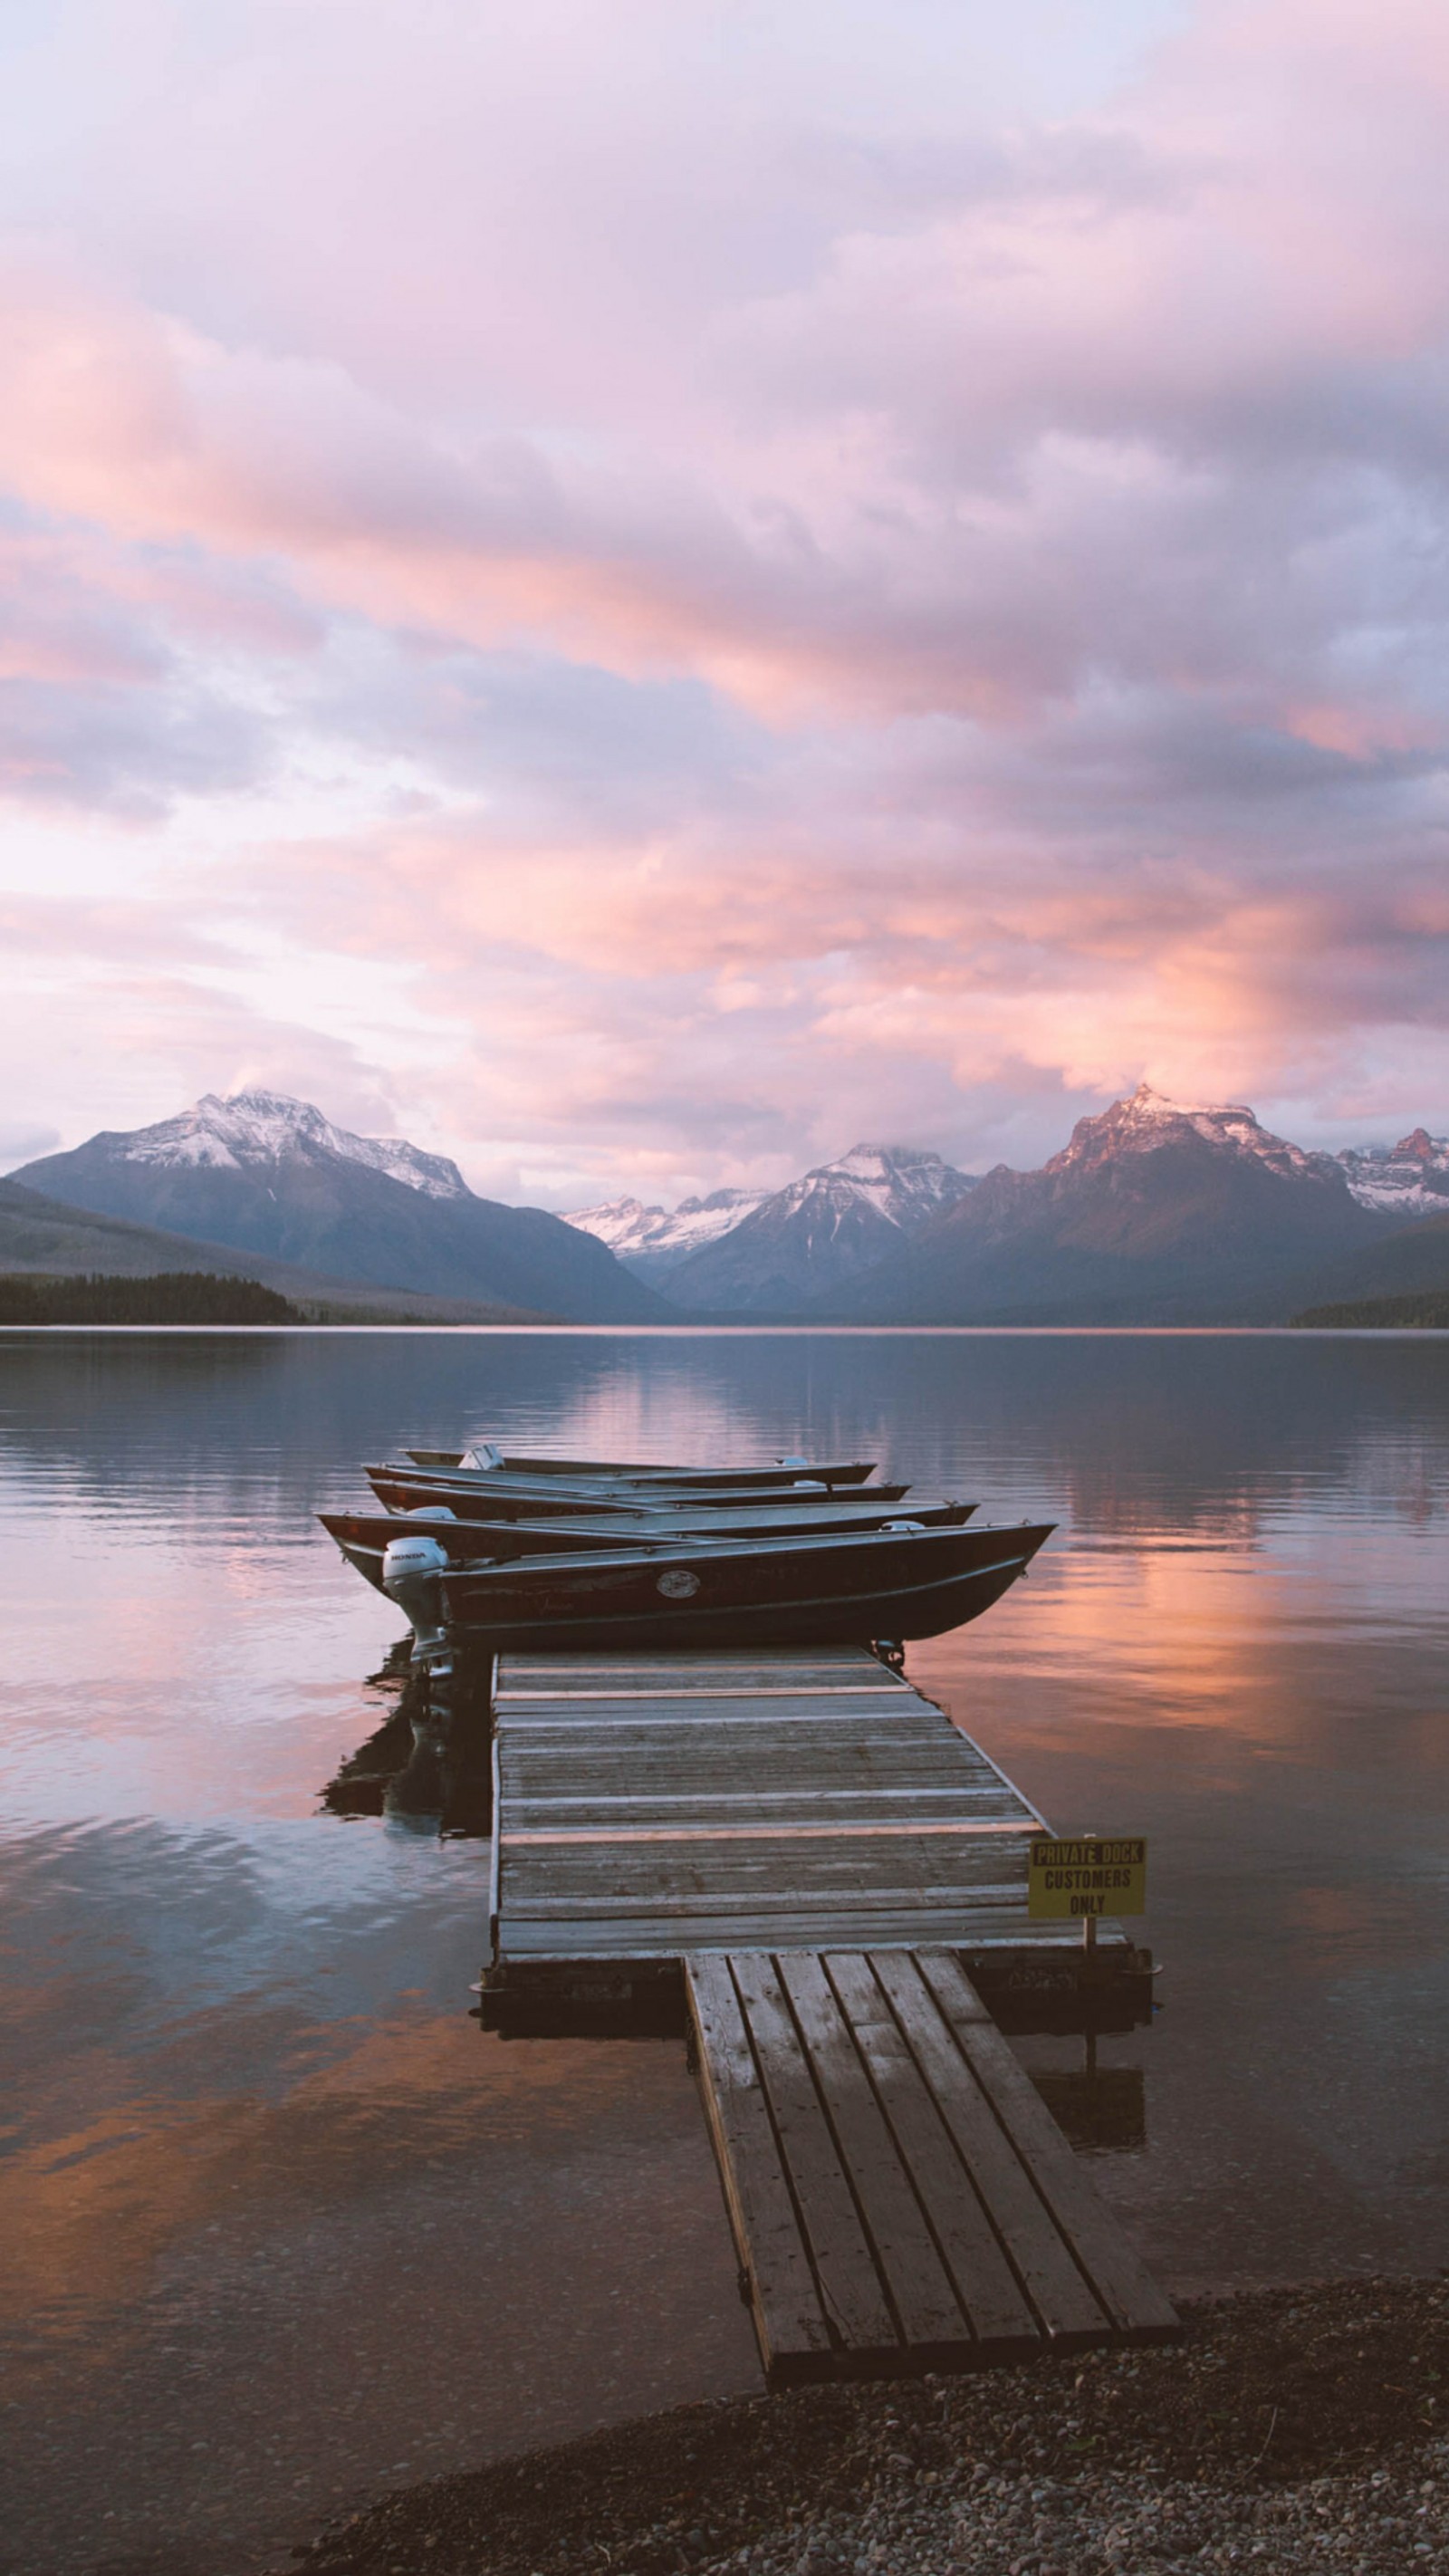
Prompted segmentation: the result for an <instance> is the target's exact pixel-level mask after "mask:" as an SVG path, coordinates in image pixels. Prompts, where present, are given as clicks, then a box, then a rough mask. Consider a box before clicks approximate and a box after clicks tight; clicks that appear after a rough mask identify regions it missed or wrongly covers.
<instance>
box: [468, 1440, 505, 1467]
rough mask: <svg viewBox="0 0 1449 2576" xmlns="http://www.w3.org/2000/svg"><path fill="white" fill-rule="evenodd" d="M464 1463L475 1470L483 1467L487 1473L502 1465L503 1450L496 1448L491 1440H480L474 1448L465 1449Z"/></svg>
mask: <svg viewBox="0 0 1449 2576" xmlns="http://www.w3.org/2000/svg"><path fill="white" fill-rule="evenodd" d="M463 1464H464V1466H465V1467H470V1468H472V1469H473V1470H474V1471H475V1472H476V1471H478V1470H480V1469H481V1470H483V1471H484V1472H485V1473H486V1472H487V1471H488V1470H489V1469H490V1468H493V1467H501V1466H502V1464H503V1452H502V1450H501V1449H495V1448H494V1446H493V1443H492V1441H491V1440H480V1441H478V1442H477V1444H476V1445H475V1446H474V1447H473V1448H472V1449H465V1450H464V1452H463Z"/></svg>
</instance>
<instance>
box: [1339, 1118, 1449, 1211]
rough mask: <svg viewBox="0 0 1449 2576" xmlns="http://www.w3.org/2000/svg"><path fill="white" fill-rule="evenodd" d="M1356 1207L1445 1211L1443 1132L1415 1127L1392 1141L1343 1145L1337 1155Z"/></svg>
mask: <svg viewBox="0 0 1449 2576" xmlns="http://www.w3.org/2000/svg"><path fill="white" fill-rule="evenodd" d="M1338 1160H1339V1162H1340V1163H1341V1164H1342V1166H1343V1169H1344V1171H1345V1172H1346V1173H1347V1175H1348V1186H1349V1188H1350V1190H1351V1191H1352V1192H1353V1195H1354V1197H1355V1198H1356V1199H1357V1200H1358V1203H1359V1205H1360V1207H1368V1208H1382V1209H1384V1210H1386V1211H1387V1212H1388V1213H1389V1214H1390V1215H1391V1216H1401V1217H1402V1218H1403V1220H1404V1223H1405V1224H1406V1225H1412V1224H1413V1222H1414V1219H1415V1218H1416V1217H1421V1216H1449V1136H1431V1135H1430V1133H1429V1131H1428V1129H1427V1127H1415V1128H1413V1129H1412V1130H1411V1132H1410V1133H1409V1134H1408V1135H1407V1136H1401V1137H1400V1138H1399V1141H1398V1143H1397V1145H1346V1146H1345V1147H1344V1149H1343V1152H1342V1153H1341V1154H1340V1155H1339V1157H1338Z"/></svg>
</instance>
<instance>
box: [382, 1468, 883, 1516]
mask: <svg viewBox="0 0 1449 2576" xmlns="http://www.w3.org/2000/svg"><path fill="white" fill-rule="evenodd" d="M365 1472H366V1476H367V1481H368V1483H369V1484H370V1485H371V1487H372V1490H373V1492H374V1493H375V1494H376V1496H377V1499H378V1501H379V1502H380V1503H381V1504H383V1506H384V1507H385V1509H387V1510H388V1511H393V1512H410V1511H417V1510H418V1509H419V1508H420V1507H421V1506H422V1505H424V1504H426V1503H446V1504H447V1505H448V1506H449V1509H450V1510H452V1511H454V1512H456V1513H457V1515H458V1518H459V1520H475V1521H502V1520H506V1521H518V1520H544V1519H547V1520H554V1519H556V1518H558V1517H559V1515H560V1514H562V1513H574V1512H593V1513H599V1512H610V1511H618V1512H651V1511H675V1512H677V1511H680V1510H683V1509H690V1510H701V1511H703V1510H709V1511H715V1510H726V1511H727V1510H729V1509H730V1508H731V1507H733V1508H735V1509H736V1510H741V1511H744V1510H754V1509H756V1508H758V1509H760V1510H762V1511H768V1510H771V1509H772V1508H773V1509H786V1510H788V1509H790V1508H792V1507H793V1506H795V1505H797V1504H800V1503H803V1502H807V1501H809V1500H810V1499H811V1498H810V1496H809V1495H808V1494H805V1493H802V1492H801V1490H800V1486H799V1483H798V1480H797V1481H796V1482H794V1483H792V1484H790V1485H784V1486H758V1487H757V1486H748V1485H747V1486H737V1485H732V1486H715V1487H704V1488H696V1487H690V1486H685V1485H681V1486H677V1487H673V1488H668V1489H666V1488H665V1487H663V1486H658V1487H654V1488H651V1489H650V1490H649V1491H648V1492H647V1493H646V1492H645V1491H644V1490H642V1489H641V1488H640V1487H639V1486H637V1485H634V1486H626V1485H616V1486H611V1485H608V1484H606V1483H601V1484H599V1485H596V1486H592V1487H590V1486H586V1485H585V1484H584V1483H583V1482H582V1480H581V1481H580V1482H579V1483H578V1484H576V1485H565V1484H564V1483H563V1481H562V1479H560V1480H559V1483H558V1484H557V1485H556V1486H550V1484H549V1483H548V1482H547V1481H546V1480H544V1479H539V1480H538V1481H537V1482H535V1483H533V1484H530V1483H528V1482H527V1481H526V1480H525V1479H524V1478H522V1477H517V1476H515V1477H508V1478H504V1477H503V1476H502V1475H501V1474H500V1475H497V1476H494V1475H491V1474H490V1475H487V1476H470V1477H463V1476H450V1475H446V1474H444V1473H442V1472H441V1471H439V1470H436V1469H433V1468H422V1467H398V1466H396V1465H387V1466H381V1467H369V1468H367V1469H366V1471H365ZM909 1491H910V1488H909V1486H907V1485H871V1486H869V1487H866V1488H864V1489H861V1488H853V1489H852V1490H851V1491H850V1493H848V1494H847V1495H844V1496H842V1500H847V1501H855V1500H860V1501H869V1502H871V1503H898V1502H900V1501H901V1499H902V1497H903V1496H904V1495H905V1494H907V1493H908V1492H909ZM815 1499H817V1500H824V1497H823V1496H817V1497H816V1498H815Z"/></svg>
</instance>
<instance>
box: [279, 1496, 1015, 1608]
mask: <svg viewBox="0 0 1449 2576" xmlns="http://www.w3.org/2000/svg"><path fill="white" fill-rule="evenodd" d="M899 1509H900V1507H899V1505H896V1504H890V1503H885V1504H880V1505H877V1504H875V1503H874V1502H872V1503H866V1502H864V1501H862V1502H858V1503H857V1502H843V1501H842V1502H839V1503H836V1504H834V1505H833V1506H832V1505H831V1504H830V1502H829V1500H828V1498H822V1502H821V1506H820V1508H819V1509H818V1510H815V1511H812V1510H810V1509H809V1508H808V1507H807V1506H805V1505H803V1504H802V1505H801V1506H800V1508H799V1509H798V1510H795V1511H790V1512H788V1513H786V1512H784V1511H783V1510H782V1511H781V1512H779V1513H777V1514H776V1515H775V1516H774V1518H773V1523H772V1522H771V1520H770V1519H767V1517H766V1516H765V1515H764V1514H763V1513H761V1514H757V1515H755V1516H754V1517H753V1518H746V1517H737V1516H736V1515H735V1514H734V1513H732V1512H723V1511H721V1512H718V1513H716V1512H714V1511H711V1513H710V1515H709V1518H710V1521H711V1523H712V1524H713V1523H714V1522H715V1521H716V1520H717V1521H718V1523H719V1531H718V1535H719V1536H720V1537H722V1538H731V1537H740V1538H745V1537H748V1538H754V1539H755V1540H757V1541H759V1542H764V1543H766V1544H767V1543H768V1541H769V1539H770V1537H771V1536H772V1535H774V1536H778V1535H780V1533H781V1530H782V1528H784V1529H785V1530H786V1531H787V1534H789V1535H792V1536H802V1535H803V1536H811V1535H816V1534H826V1533H829V1532H831V1531H844V1530H870V1529H879V1528H880V1526H881V1525H882V1523H883V1522H885V1521H887V1520H889V1519H890V1518H891V1517H892V1515H893V1513H898V1512H899ZM975 1509H976V1505H975V1504H974V1503H955V1502H933V1503H916V1504H914V1505H913V1506H912V1509H911V1512H910V1518H911V1519H912V1520H915V1521H920V1522H921V1523H922V1524H923V1525H925V1526H926V1527H928V1528H939V1529H958V1528H960V1527H962V1526H963V1525H964V1524H965V1522H967V1521H968V1520H969V1519H970V1517H971V1515H972V1513H973V1512H974V1511H975ZM317 1517H318V1519H319V1520H320V1521H321V1523H322V1526H323V1528H324V1529H325V1530H326V1532H327V1534H328V1536H329V1538H332V1539H335V1541H336V1543H337V1545H338V1546H339V1547H340V1548H341V1550H342V1553H343V1555H344V1556H345V1557H346V1559H347V1562H348V1564H349V1565H355V1566H356V1568H357V1571H358V1573H359V1574H361V1575H364V1576H365V1577H366V1579H367V1581H368V1582H369V1583H371V1584H372V1585H373V1586H374V1587H375V1588H376V1589H377V1590H378V1591H379V1592H380V1591H381V1590H382V1558H383V1550H384V1549H385V1548H386V1547H387V1546H388V1544H389V1542H390V1541H391V1540H392V1539H395V1538H416V1537H417V1536H418V1534H419V1532H422V1533H423V1534H424V1535H426V1536H427V1537H428V1538H434V1539H436V1540H437V1542H438V1544H439V1546H440V1547H441V1548H442V1549H443V1550H444V1551H445V1553H446V1554H447V1555H448V1556H450V1557H452V1558H453V1559H454V1560H455V1562H456V1563H458V1564H459V1565H464V1564H467V1563H468V1562H469V1561H470V1560H472V1559H475V1558H477V1557H491V1558H493V1559H494V1560H495V1561H497V1560H499V1559H507V1558H512V1557H521V1556H549V1555H557V1554H581V1553H592V1554H595V1555H597V1553H598V1552H599V1550H600V1549H601V1548H607V1549H610V1550H612V1549H616V1548H625V1547H636V1546H637V1547H639V1548H652V1549H654V1550H656V1551H657V1550H658V1549H660V1548H666V1547H667V1548H672V1549H677V1548H678V1546H679V1544H680V1541H681V1539H685V1540H687V1539H689V1538H691V1537H694V1536H698V1535H699V1534H700V1533H699V1532H698V1529H697V1526H696V1528H695V1529H693V1530H691V1529H690V1528H688V1527H687V1526H686V1527H684V1528H681V1526H680V1521H679V1517H678V1516H677V1515H673V1516H671V1515H666V1514H664V1513H662V1512H642V1511H641V1512H640V1513H638V1514H637V1516H634V1515H626V1514H624V1513H617V1514H614V1513H611V1514H609V1515H607V1516H605V1515H601V1514H599V1513H594V1514H592V1515H582V1514H581V1515H580V1516H579V1517H578V1519H577V1520H576V1521H573V1520H568V1519H564V1520H548V1521H491V1522H489V1521H476V1520H451V1521H435V1520H428V1519H417V1518H414V1517H412V1516H410V1515H408V1514H406V1513H396V1512H319V1513H318V1515H317ZM710 1534H711V1536H712V1537H713V1536H714V1534H715V1533H714V1531H713V1528H712V1529H711V1533H710Z"/></svg>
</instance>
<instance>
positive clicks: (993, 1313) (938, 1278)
mask: <svg viewBox="0 0 1449 2576" xmlns="http://www.w3.org/2000/svg"><path fill="white" fill-rule="evenodd" d="M1387 1222H1389V1220H1386V1219H1385V1218H1384V1216H1383V1215H1382V1214H1381V1213H1379V1212H1376V1211H1375V1210H1374V1209H1372V1208H1370V1207H1365V1206H1363V1205H1361V1204H1360V1202H1359V1201H1358V1199H1357V1198H1355V1196H1354V1195H1353V1193H1352V1191H1351V1190H1350V1188H1349V1183H1348V1177H1347V1175H1346V1173H1345V1171H1344V1169H1343V1166H1342V1164H1341V1163H1340V1162H1339V1160H1338V1159H1337V1158H1336V1157H1335V1156H1334V1155H1332V1154H1316V1153H1306V1152H1304V1150H1303V1149H1302V1147H1300V1146H1297V1145H1292V1144H1290V1143H1288V1141H1287V1140H1286V1139H1285V1138H1284V1137H1282V1136H1275V1135H1273V1134H1272V1133H1271V1131H1270V1130H1269V1129H1268V1128H1266V1127H1264V1126H1262V1125H1261V1124H1260V1122H1259V1120H1258V1119H1257V1118H1256V1116H1255V1115H1254V1113H1253V1111H1252V1110H1251V1109H1248V1108H1245V1107H1243V1106H1242V1105H1241V1104H1238V1103H1228V1104H1218V1103H1196V1102H1186V1101H1175V1100H1168V1099H1165V1098H1164V1097H1163V1096H1162V1094H1161V1093H1160V1092H1156V1091H1154V1090H1152V1089H1151V1087H1150V1086H1149V1085H1148V1084H1146V1083H1144V1084H1142V1085H1141V1087H1140V1088H1139V1089H1138V1090H1137V1091H1136V1092H1134V1093H1133V1095H1132V1097H1131V1099H1130V1100H1118V1101H1114V1103H1113V1105H1112V1107H1111V1108H1110V1109H1107V1110H1104V1111H1103V1112H1102V1114H1101V1115H1100V1116H1099V1117H1095V1118H1082V1119H1079V1120H1078V1122H1077V1124H1076V1126H1075V1127H1074V1129H1073V1131H1072V1135H1071V1139H1070V1142H1069V1143H1068V1144H1066V1145H1065V1146H1064V1147H1063V1148H1062V1151H1061V1152H1060V1153H1059V1154H1054V1155H1053V1156H1052V1157H1051V1160H1050V1161H1049V1162H1047V1163H1045V1164H1043V1166H1042V1168H1041V1170H1040V1171H1036V1172H1016V1171H1012V1170H1011V1169H1010V1168H1009V1167H1008V1165H1006V1164H1005V1163H999V1164H998V1165H997V1166H996V1168H995V1170H993V1171H990V1172H988V1173H987V1174H986V1177H985V1179H984V1180H982V1181H981V1182H980V1183H979V1184H978V1185H977V1187H976V1188H975V1189H974V1190H973V1191H972V1192H971V1194H970V1196H969V1198H966V1199H963V1200H962V1201H961V1202H960V1203H959V1204H958V1205H957V1206H955V1207H953V1208H948V1209H946V1210H945V1211H944V1212H943V1213H942V1214H941V1215H940V1216H938V1217H936V1218H934V1219H933V1220H932V1221H931V1222H930V1223H929V1224H928V1225H926V1226H925V1227H923V1228H922V1229H920V1230H919V1231H918V1232H917V1233H916V1234H915V1235H914V1236H912V1237H911V1238H910V1239H909V1240H907V1241H906V1242H904V1243H902V1244H900V1245H898V1246H897V1247H896V1248H895V1249H894V1250H893V1251H892V1253H891V1254H890V1256H889V1257H888V1258H887V1259H886V1260H885V1261H884V1262H882V1263H881V1264H880V1265H879V1267H878V1268H877V1270H876V1271H875V1272H874V1273H873V1274H872V1276H871V1277H870V1278H869V1279H867V1280H865V1281H863V1282H860V1283H859V1284H858V1285H857V1286H856V1287H855V1288H854V1289H853V1290H852V1291H851V1293H850V1294H849V1295H848V1296H847V1297H846V1298H845V1299H844V1300H842V1301H841V1303H840V1305H839V1307H838V1309H837V1311H841V1312H844V1313H849V1314H859V1315H861V1316H862V1317H865V1318H870V1319H875V1320H879V1321H881V1322H901V1323H910V1322H920V1323H927V1322H929V1323H986V1322H1002V1323H1007V1322H1022V1323H1029V1322H1039V1323H1047V1322H1063V1323H1149V1322H1194V1321H1199V1322H1206V1321H1213V1320H1228V1319H1235V1320H1240V1321H1251V1320H1254V1319H1255V1318H1262V1319H1263V1320H1268V1319H1270V1318H1272V1317H1273V1316H1274V1315H1277V1314H1279V1313H1282V1314H1287V1313H1288V1312H1291V1311H1292V1308H1293V1305H1294V1303H1295V1302H1297V1303H1302V1302H1304V1300H1303V1299H1302V1297H1301V1295H1299V1296H1296V1295H1295V1292H1296V1291H1298V1290H1299V1289H1300V1288H1301V1286H1302V1283H1303V1281H1304V1280H1305V1278H1311V1277H1315V1276H1316V1275H1317V1272H1318V1270H1319V1268H1320V1266H1321V1264H1322V1262H1323V1261H1324V1260H1325V1259H1326V1258H1327V1257H1328V1256H1330V1255H1336V1254H1338V1253H1345V1252H1349V1251H1351V1250H1353V1249H1354V1248H1355V1247H1356V1246H1357V1245H1359V1244H1361V1243H1364V1242H1367V1241H1370V1240H1372V1239H1373V1238H1374V1237H1375V1236H1376V1235H1379V1234H1382V1233H1383V1232H1384V1230H1385V1226H1386V1223H1387Z"/></svg>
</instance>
